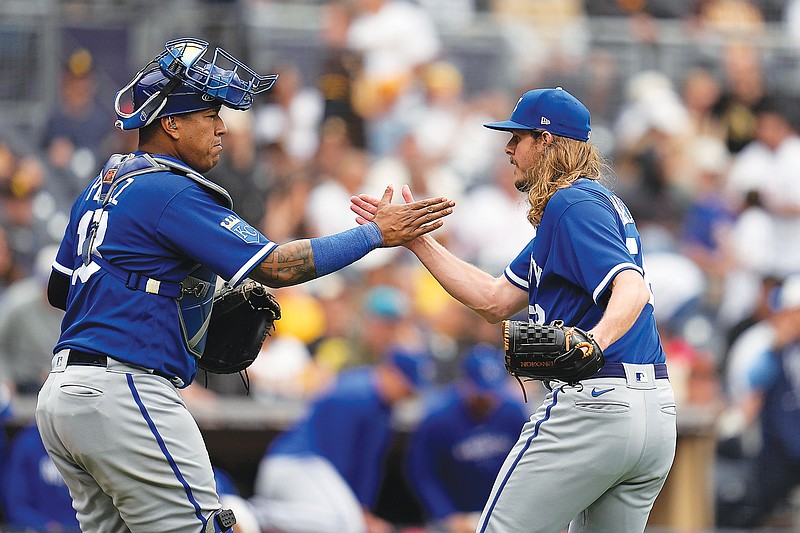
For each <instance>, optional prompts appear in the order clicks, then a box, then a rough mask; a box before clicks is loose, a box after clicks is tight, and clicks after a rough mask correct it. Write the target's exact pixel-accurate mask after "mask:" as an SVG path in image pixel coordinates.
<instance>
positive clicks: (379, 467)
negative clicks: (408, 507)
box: [268, 367, 392, 508]
mask: <svg viewBox="0 0 800 533" xmlns="http://www.w3.org/2000/svg"><path fill="white" fill-rule="evenodd" d="M391 417H392V411H391V407H390V406H389V405H388V404H387V403H386V402H385V401H384V400H383V399H382V398H381V397H380V395H379V394H378V389H377V387H376V385H375V377H374V373H373V369H372V368H371V367H360V368H353V369H349V370H343V371H342V372H341V373H340V374H339V375H338V376H337V380H336V383H335V384H334V386H333V388H332V389H330V390H329V391H327V392H326V393H324V394H323V395H322V396H320V397H319V398H318V399H317V400H315V401H314V403H313V404H312V405H311V407H310V410H309V413H308V416H307V417H305V418H303V419H302V420H300V421H298V422H297V423H296V424H295V425H294V427H292V428H290V429H288V430H287V431H286V432H284V433H283V434H281V435H280V436H279V437H278V438H277V439H276V440H275V441H274V442H273V444H272V446H271V447H270V449H269V451H268V453H269V454H271V455H272V454H275V455H278V454H282V455H318V456H321V457H324V458H325V459H327V460H328V461H329V462H330V463H331V464H332V465H333V466H334V467H335V468H336V470H337V471H338V472H339V474H340V475H341V476H342V478H343V479H344V480H345V481H346V482H347V484H348V485H349V486H350V488H351V489H352V490H353V493H354V494H355V495H356V497H357V498H358V501H360V502H361V503H362V504H363V505H365V506H367V507H370V508H371V507H372V506H373V505H374V504H375V501H376V499H377V497H378V490H379V489H380V481H381V474H382V472H383V460H384V459H385V456H386V452H387V451H388V447H389V443H390V441H391V437H392V426H391Z"/></svg>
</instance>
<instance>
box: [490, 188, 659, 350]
mask: <svg viewBox="0 0 800 533" xmlns="http://www.w3.org/2000/svg"><path fill="white" fill-rule="evenodd" d="M627 269H633V270H636V271H637V272H639V273H641V274H642V275H643V276H644V278H645V281H647V275H646V273H645V268H644V259H643V257H642V243H641V239H640V237H639V231H638V230H637V229H636V225H635V223H634V220H633V217H632V216H631V214H630V212H629V211H628V208H627V207H626V206H625V204H623V203H622V200H620V199H619V198H618V197H617V196H615V195H614V194H613V193H611V191H609V190H608V189H606V188H605V187H603V186H602V185H600V184H599V183H597V182H596V181H594V180H588V179H580V180H578V181H577V182H576V183H575V184H573V185H572V186H571V187H569V188H566V189H560V190H559V191H558V192H556V193H555V194H554V195H553V197H552V198H551V199H550V201H549V202H548V203H547V207H546V208H545V211H544V215H543V217H542V221H541V223H540V224H539V227H538V228H537V231H536V237H534V239H533V240H531V241H530V243H528V245H527V246H526V247H525V248H524V249H523V250H522V252H520V254H519V255H518V256H517V257H516V258H515V259H514V260H513V261H512V262H511V264H509V265H508V267H506V270H505V275H506V278H508V280H509V281H510V282H511V283H513V284H514V285H516V286H518V287H520V288H521V289H524V290H527V291H528V295H529V296H528V298H529V300H528V304H529V307H528V316H529V319H530V320H531V321H532V322H534V323H537V324H549V323H551V322H552V321H554V320H563V321H564V324H565V325H567V326H577V327H579V328H581V329H584V330H590V329H592V328H593V327H594V326H595V325H596V324H597V322H599V320H600V318H601V317H602V315H603V312H604V311H605V306H606V302H607V301H608V297H609V293H608V288H609V286H610V283H611V281H612V280H613V279H614V276H616V275H617V274H618V273H619V272H621V271H623V270H627ZM648 286H649V283H648ZM604 354H605V357H606V361H608V362H623V363H663V362H664V361H665V355H664V351H663V349H662V346H661V340H660V338H659V335H658V331H657V329H656V322H655V317H654V316H653V297H652V293H651V297H650V302H649V303H648V304H647V305H645V307H644V310H643V311H642V313H641V314H640V315H639V318H638V319H637V320H636V322H635V323H634V325H633V327H631V329H630V330H628V332H627V333H625V335H623V336H622V338H620V339H619V340H617V341H616V342H615V343H614V344H612V345H611V346H609V347H608V349H607V350H605V351H604Z"/></svg>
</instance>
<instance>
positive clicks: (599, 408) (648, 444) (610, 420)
mask: <svg viewBox="0 0 800 533" xmlns="http://www.w3.org/2000/svg"><path fill="white" fill-rule="evenodd" d="M653 381H655V380H654V379H653V380H652V381H651V383H652V382H653ZM606 389H609V390H608V391H607V392H604V393H602V394H600V395H598V396H594V395H593V394H592V391H593V390H594V391H595V392H598V391H604V390H606ZM674 450H675V414H674V399H673V397H672V390H671V388H670V387H669V382H668V381H667V380H658V386H657V388H653V389H648V390H639V389H631V388H629V387H628V386H627V385H626V380H625V379H623V378H598V379H594V380H588V381H587V382H586V383H585V385H584V387H583V389H582V390H580V389H579V388H570V387H565V388H563V389H556V390H555V391H554V392H553V393H550V394H548V395H547V396H546V397H545V399H544V402H543V403H542V405H541V406H540V407H539V409H538V410H537V412H536V413H535V414H534V416H533V417H531V421H530V422H528V423H527V424H526V425H525V426H524V427H523V431H522V433H521V435H520V439H519V440H518V441H517V443H516V445H515V446H514V448H513V449H512V451H511V453H510V454H509V456H508V457H507V459H506V462H505V463H504V465H503V467H502V468H501V471H500V473H499V474H498V477H497V479H496V481H495V485H494V487H493V488H492V492H491V494H490V496H489V499H488V501H487V504H486V507H485V508H484V511H483V514H482V515H481V520H480V523H479V526H478V529H477V531H478V532H479V533H482V532H496V533H501V532H502V533H515V532H525V533H558V532H560V531H562V530H563V529H564V528H566V527H567V525H568V524H569V522H570V521H572V520H573V519H574V518H575V517H579V518H578V519H577V520H575V521H574V523H573V526H572V527H573V530H572V531H583V532H586V533H588V532H592V533H601V532H614V533H619V532H621V531H624V532H626V533H633V532H636V531H643V530H644V524H645V523H646V521H647V516H648V514H649V511H650V508H651V507H652V505H653V502H654V500H655V497H656V496H657V494H658V491H659V490H660V489H661V486H662V485H663V483H664V480H665V479H666V475H667V473H668V471H669V468H670V466H671V464H672V459H673V456H674ZM637 483H643V486H641V487H639V486H637V485H636V484H637ZM587 509H588V512H587V513H586V514H583V511H584V510H587ZM581 528H583V529H581Z"/></svg>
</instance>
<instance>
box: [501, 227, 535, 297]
mask: <svg viewBox="0 0 800 533" xmlns="http://www.w3.org/2000/svg"><path fill="white" fill-rule="evenodd" d="M534 240H535V239H531V241H530V242H529V243H528V244H527V245H526V246H525V248H523V249H522V251H521V252H520V253H519V254H518V255H517V257H515V258H514V260H513V261H511V263H509V265H508V266H507V267H506V269H505V271H504V272H503V273H504V274H505V276H506V279H508V281H510V282H511V283H512V284H513V285H515V286H517V287H519V288H520V289H522V290H524V291H527V290H528V289H529V288H530V287H529V283H528V273H529V272H530V268H531V253H532V251H533V241H534Z"/></svg>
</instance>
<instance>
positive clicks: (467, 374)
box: [461, 343, 508, 392]
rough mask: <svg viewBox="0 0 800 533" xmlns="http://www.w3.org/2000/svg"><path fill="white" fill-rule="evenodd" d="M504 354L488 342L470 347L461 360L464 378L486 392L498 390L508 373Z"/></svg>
mask: <svg viewBox="0 0 800 533" xmlns="http://www.w3.org/2000/svg"><path fill="white" fill-rule="evenodd" d="M503 358H504V354H503V352H502V351H501V350H500V349H499V348H495V347H494V346H492V345H491V344H488V343H479V344H476V345H475V346H472V347H471V348H469V349H468V350H467V351H466V352H465V353H464V356H463V359H462V361H461V371H462V372H463V375H464V378H465V379H467V380H468V381H469V382H471V383H472V384H473V385H475V387H477V388H478V389H479V390H481V391H484V392H492V391H496V390H498V389H499V388H500V387H501V386H502V385H503V383H504V382H505V380H506V377H507V375H508V373H507V372H506V367H505V363H504V359H503Z"/></svg>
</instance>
